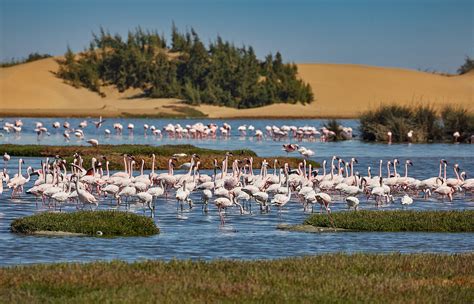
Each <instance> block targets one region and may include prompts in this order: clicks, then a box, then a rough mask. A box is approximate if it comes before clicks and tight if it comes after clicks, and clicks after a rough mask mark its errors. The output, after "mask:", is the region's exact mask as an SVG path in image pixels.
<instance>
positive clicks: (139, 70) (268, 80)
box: [57, 24, 314, 116]
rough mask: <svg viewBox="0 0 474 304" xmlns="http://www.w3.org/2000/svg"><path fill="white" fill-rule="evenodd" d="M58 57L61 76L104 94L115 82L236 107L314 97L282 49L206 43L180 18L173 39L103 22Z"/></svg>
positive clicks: (168, 95) (156, 93) (163, 95)
mask: <svg viewBox="0 0 474 304" xmlns="http://www.w3.org/2000/svg"><path fill="white" fill-rule="evenodd" d="M58 63H59V65H60V67H59V70H58V72H57V76H58V77H60V78H62V79H64V80H65V81H66V82H67V83H69V84H71V85H73V86H75V87H86V88H88V89H89V90H91V91H94V92H97V93H98V94H100V95H101V96H105V94H104V92H103V90H102V87H103V86H104V85H113V86H115V87H116V88H117V89H118V90H119V91H120V92H123V91H125V90H127V89H130V88H134V89H140V90H141V91H142V93H143V94H142V96H144V97H151V98H178V99H182V100H184V101H185V102H186V103H189V104H192V105H199V104H201V103H205V104H212V105H219V106H228V107H234V108H253V107H259V106H264V105H269V104H273V103H277V102H286V103H297V102H300V103H302V104H306V103H310V102H311V101H313V99H314V96H313V91H312V89H311V86H310V85H309V84H308V83H305V82H303V81H302V80H301V79H299V78H298V76H297V75H298V68H297V66H296V65H295V64H293V63H285V62H284V61H283V58H282V55H281V54H280V53H279V52H276V53H275V55H272V54H269V55H267V56H266V57H265V59H264V60H259V59H258V58H257V56H256V54H255V51H254V49H253V48H252V47H247V46H242V47H236V46H235V45H233V44H232V43H229V42H227V41H224V40H222V38H221V37H217V39H216V40H215V41H213V42H210V43H209V45H208V46H206V45H205V44H204V43H203V42H202V41H201V39H200V37H199V35H198V34H197V33H196V31H194V29H192V28H191V30H190V31H186V32H185V33H181V32H179V31H178V29H177V28H176V27H175V26H174V24H173V26H172V29H171V44H168V43H167V42H166V39H165V37H164V36H163V35H160V34H158V32H157V31H144V30H142V29H141V28H138V29H136V30H135V31H133V32H132V31H130V32H129V33H128V35H127V37H126V38H125V37H121V36H120V35H119V34H115V35H112V34H110V33H109V32H108V31H106V30H104V29H102V28H101V30H100V33H99V34H98V35H96V34H93V39H92V41H91V42H90V44H89V47H88V48H87V49H85V50H84V52H82V53H80V54H74V53H73V52H72V51H71V50H70V49H69V48H68V50H67V52H66V54H65V55H64V59H61V60H58ZM183 111H184V113H183V114H184V115H193V116H197V115H198V114H199V113H198V112H191V110H187V109H183Z"/></svg>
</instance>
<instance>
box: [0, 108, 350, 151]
mask: <svg viewBox="0 0 474 304" xmlns="http://www.w3.org/2000/svg"><path fill="white" fill-rule="evenodd" d="M107 121H108V120H104V119H102V117H99V119H98V120H96V121H88V120H82V121H80V122H79V123H78V124H77V126H73V125H72V124H71V123H69V122H68V121H64V122H62V123H61V122H60V121H54V122H52V123H51V128H52V129H48V126H46V125H45V124H44V123H43V122H41V121H37V122H35V123H34V131H35V132H36V134H37V139H38V140H41V139H42V138H44V137H45V136H50V135H51V134H53V133H58V132H62V135H63V137H64V140H65V141H70V140H71V139H72V138H76V139H77V140H86V142H87V143H89V144H91V145H92V146H97V145H98V144H99V141H98V139H97V138H93V137H91V136H89V135H88V133H94V135H95V136H96V135H97V131H92V130H98V129H100V128H102V127H104V128H103V135H104V136H105V137H108V136H111V135H112V134H115V135H118V136H122V135H126V134H124V133H127V134H128V136H134V135H135V134H136V133H137V132H138V131H136V127H137V128H140V127H139V126H135V124H134V123H126V124H125V125H124V124H122V123H120V122H111V127H107V126H106V124H105V123H106V122H107ZM89 125H93V126H94V127H93V128H92V130H91V128H88V127H89ZM61 126H62V128H63V131H59V130H60V129H61ZM23 129H24V128H23V122H22V120H21V119H18V120H16V121H14V122H5V123H4V126H3V131H4V132H5V134H16V135H18V134H20V133H21V132H22V130H23ZM124 129H125V131H124ZM340 129H341V135H342V136H343V137H344V138H345V139H352V138H353V134H352V128H350V127H344V126H340ZM86 130H87V132H86ZM89 131H90V132H89ZM237 133H238V136H240V137H251V138H255V139H256V140H263V139H269V140H286V139H294V140H296V141H303V140H305V141H316V140H320V141H323V142H324V141H329V140H331V138H332V136H334V135H335V133H334V132H333V131H331V130H328V129H327V128H326V127H324V126H323V127H320V128H317V127H315V126H308V125H304V126H296V125H282V126H276V125H267V126H265V128H264V129H257V128H256V127H255V126H253V125H250V124H244V125H240V126H238V127H237ZM5 134H4V133H0V135H1V136H5ZM139 134H141V135H142V136H145V137H146V136H154V137H156V138H162V137H163V136H167V137H169V138H176V139H179V138H186V139H216V138H227V137H230V136H232V126H231V125H230V124H229V123H227V122H223V123H222V124H221V125H218V124H216V123H212V122H211V123H206V124H205V123H203V122H196V123H194V124H186V125H181V124H179V123H177V124H171V123H168V124H166V125H165V126H162V127H159V126H155V124H153V123H152V122H151V121H150V122H145V123H143V131H142V132H139ZM301 152H304V153H306V152H305V151H304V150H302V151H301ZM309 155H310V156H311V153H309Z"/></svg>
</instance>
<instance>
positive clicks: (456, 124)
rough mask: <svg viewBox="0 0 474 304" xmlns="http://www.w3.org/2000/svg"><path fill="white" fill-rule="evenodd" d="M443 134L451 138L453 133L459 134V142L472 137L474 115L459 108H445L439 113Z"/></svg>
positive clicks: (473, 132) (473, 133)
mask: <svg viewBox="0 0 474 304" xmlns="http://www.w3.org/2000/svg"><path fill="white" fill-rule="evenodd" d="M441 118H442V122H443V133H444V135H445V136H446V137H447V138H452V136H453V134H454V132H459V135H460V137H459V141H460V142H464V141H466V140H468V139H470V137H471V135H474V115H472V114H470V113H469V112H468V110H467V109H463V108H461V107H453V106H446V107H445V108H443V110H442V111H441Z"/></svg>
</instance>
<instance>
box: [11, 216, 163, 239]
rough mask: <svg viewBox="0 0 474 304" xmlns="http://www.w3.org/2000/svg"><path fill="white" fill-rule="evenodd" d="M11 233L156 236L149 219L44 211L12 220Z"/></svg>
mask: <svg viewBox="0 0 474 304" xmlns="http://www.w3.org/2000/svg"><path fill="white" fill-rule="evenodd" d="M11 231H12V232H17V233H26V234H33V233H38V232H42V231H54V232H59V231H60V232H71V233H81V234H84V235H89V236H96V235H103V236H148V235H154V234H157V233H159V229H158V228H157V227H156V225H155V223H154V222H153V220H152V219H150V218H148V217H145V216H142V215H137V214H134V213H130V212H122V211H105V210H100V211H77V212H68V213H65V212H59V213H51V212H43V213H38V214H35V215H31V216H27V217H23V218H19V219H16V220H14V221H13V222H12V223H11Z"/></svg>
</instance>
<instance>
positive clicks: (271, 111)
mask: <svg viewBox="0 0 474 304" xmlns="http://www.w3.org/2000/svg"><path fill="white" fill-rule="evenodd" d="M57 69H58V64H57V63H56V62H55V60H54V59H53V58H49V59H44V60H39V61H35V62H31V63H27V64H22V65H18V66H14V67H10V68H0V115H44V116H45V115H54V116H55V115H67V116H71V115H75V116H78V115H92V116H97V115H99V114H101V115H103V116H116V115H126V114H131V115H140V114H145V115H152V114H154V115H160V114H164V115H165V114H176V112H175V109H174V108H173V107H175V106H178V107H180V106H182V105H181V104H180V103H179V101H178V100H174V99H144V98H139V99H137V98H132V99H129V98H127V97H130V96H133V95H134V94H136V93H137V92H136V91H129V92H126V93H119V92H117V91H116V90H114V89H113V88H107V89H106V93H107V97H106V98H101V97H100V96H98V95H97V94H95V93H93V92H90V91H88V90H86V89H83V88H82V89H76V88H74V87H72V86H70V85H67V84H65V83H63V81H62V80H61V79H58V78H57V77H56V76H55V75H54V72H55V71H56V70H57ZM298 69H299V72H300V76H301V78H303V79H304V80H305V81H307V82H309V83H310V84H311V86H312V87H313V90H314V93H315V96H316V100H315V101H314V102H313V103H312V104H311V105H307V106H302V105H289V104H275V105H271V106H268V107H264V108H258V109H247V110H236V109H232V108H224V107H215V106H207V105H203V106H200V107H196V109H198V110H199V111H201V112H203V113H205V114H207V115H209V116H210V117H229V118H230V117H355V116H357V115H358V114H359V113H360V112H362V111H364V110H367V109H370V108H372V107H376V106H378V105H380V104H381V103H399V104H414V103H430V104H432V105H434V106H436V107H439V106H442V105H444V104H448V103H449V104H455V105H462V106H465V107H467V108H469V107H470V106H471V107H472V104H474V103H473V95H474V73H469V74H466V75H462V76H451V77H447V76H441V75H436V74H431V73H425V72H418V71H413V70H404V69H395V68H381V67H371V66H361V65H347V64H299V65H298Z"/></svg>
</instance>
